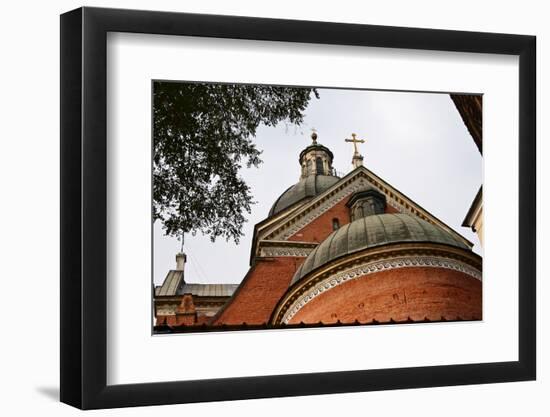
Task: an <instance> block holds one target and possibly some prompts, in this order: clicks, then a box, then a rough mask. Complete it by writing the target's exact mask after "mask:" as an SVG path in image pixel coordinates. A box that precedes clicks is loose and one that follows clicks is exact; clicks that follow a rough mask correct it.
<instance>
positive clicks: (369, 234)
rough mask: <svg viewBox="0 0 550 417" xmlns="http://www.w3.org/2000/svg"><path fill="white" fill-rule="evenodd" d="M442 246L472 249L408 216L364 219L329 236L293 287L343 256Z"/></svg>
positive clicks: (392, 215)
mask: <svg viewBox="0 0 550 417" xmlns="http://www.w3.org/2000/svg"><path fill="white" fill-rule="evenodd" d="M411 242H415V243H440V244H444V245H449V246H454V247H457V248H461V249H468V250H469V249H470V248H469V247H468V246H467V245H466V244H465V243H463V242H461V241H459V240H457V239H456V238H455V237H453V235H451V234H450V233H449V232H447V231H445V230H443V229H442V228H441V227H439V226H436V225H433V224H431V223H428V222H427V221H425V220H422V219H420V218H418V217H416V216H411V215H408V214H400V213H398V214H377V215H370V216H366V217H361V218H359V219H357V220H355V221H353V222H351V223H348V224H347V225H345V226H342V227H341V228H340V229H338V230H336V231H335V232H333V233H332V234H331V235H329V236H328V237H327V238H326V239H325V240H324V241H323V242H322V243H321V244H320V245H319V246H317V247H316V248H315V249H314V250H313V251H312V252H311V253H310V254H309V255H308V257H307V259H306V260H305V262H304V263H303V264H302V265H301V266H300V268H298V270H297V271H296V273H295V274H294V277H293V278H292V282H291V285H292V284H294V283H295V282H297V281H299V280H301V279H302V278H303V277H304V276H306V275H307V274H309V273H310V272H311V271H313V270H314V269H317V268H319V267H321V266H323V265H326V264H328V263H329V262H332V261H334V260H335V259H338V258H340V257H343V256H347V255H350V254H353V253H355V252H359V251H362V250H365V249H370V248H374V247H378V246H382V245H387V244H393V243H411Z"/></svg>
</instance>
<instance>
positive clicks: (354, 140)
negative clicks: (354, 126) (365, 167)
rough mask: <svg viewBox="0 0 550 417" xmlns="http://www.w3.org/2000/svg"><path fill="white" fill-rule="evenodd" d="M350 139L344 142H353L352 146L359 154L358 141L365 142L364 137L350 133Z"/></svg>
mask: <svg viewBox="0 0 550 417" xmlns="http://www.w3.org/2000/svg"><path fill="white" fill-rule="evenodd" d="M351 137H352V139H346V142H351V143H353V148H354V150H355V154H359V150H358V149H357V144H358V143H365V140H364V139H357V135H356V134H355V133H352V134H351Z"/></svg>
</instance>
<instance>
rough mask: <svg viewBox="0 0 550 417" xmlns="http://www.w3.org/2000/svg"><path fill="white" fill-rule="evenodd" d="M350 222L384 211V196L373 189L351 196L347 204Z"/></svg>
mask: <svg viewBox="0 0 550 417" xmlns="http://www.w3.org/2000/svg"><path fill="white" fill-rule="evenodd" d="M347 206H348V207H349V210H350V216H351V221H354V220H357V219H361V218H363V217H367V216H374V215H376V214H384V212H385V211H386V196H385V195H384V194H382V193H380V192H379V191H377V190H375V189H374V188H370V189H368V190H365V191H359V192H357V193H355V194H353V195H352V196H351V198H350V199H349V201H348V202H347Z"/></svg>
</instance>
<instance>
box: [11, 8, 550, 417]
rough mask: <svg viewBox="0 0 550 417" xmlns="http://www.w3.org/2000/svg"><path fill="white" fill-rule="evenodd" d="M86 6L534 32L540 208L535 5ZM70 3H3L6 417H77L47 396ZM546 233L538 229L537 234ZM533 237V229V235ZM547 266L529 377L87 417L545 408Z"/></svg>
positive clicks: (549, 91)
mask: <svg viewBox="0 0 550 417" xmlns="http://www.w3.org/2000/svg"><path fill="white" fill-rule="evenodd" d="M86 4H87V5H89V6H105V7H125V8H139V9H162V10H171V11H182V12H183V11H186V12H198V13H217V14H240V15H250V16H265V17H280V18H293V19H310V20H326V21H341V22H353V23H371V24H381V25H395V26H417V27H431V28H441V29H460V30H474V31H492V32H509V33H524V34H535V35H537V36H538V74H539V80H538V95H539V99H538V106H539V109H538V118H539V130H538V136H539V144H540V146H539V157H538V160H539V186H538V190H539V213H543V212H545V211H547V210H548V209H550V207H548V206H549V204H550V201H549V198H550V192H549V191H548V189H546V190H543V184H544V183H545V180H547V179H548V178H549V176H550V168H548V166H546V167H543V166H542V161H543V160H544V159H545V157H548V156H550V149H549V148H548V145H547V144H543V143H542V141H540V138H542V137H545V136H548V134H549V133H550V132H549V124H548V122H547V121H546V120H542V115H543V114H545V112H544V110H546V107H547V106H546V104H547V103H548V97H550V87H549V83H548V81H547V80H546V79H545V77H544V76H543V73H544V72H546V73H548V70H547V67H548V60H549V58H550V49H549V48H548V41H549V40H550V27H549V26H548V25H547V18H545V16H547V13H545V10H544V2H537V1H532V0H525V1H522V2H514V3H510V4H507V3H504V2H502V1H500V2H497V1H490V2H489V1H487V2H479V1H475V0H474V1H471V0H463V1H461V2H455V3H448V2H440V1H422V0H418V1H414V2H410V1H393V2H353V1H345V0H342V1H339V2H326V3H321V2H319V1H302V2H296V1H286V0H279V1H277V2H258V1H245V0H233V1H232V2H226V1H223V0H218V1H215V0H203V1H201V2H193V3H183V2H178V1H162V0H159V1H156V2H152V1H149V2H147V1H138V0H133V1H131V0H127V1H118V2H115V1H94V0H89V1H87V2H86ZM80 5H81V3H79V2H76V1H69V0H61V1H57V2H56V3H55V4H52V3H47V2H38V1H34V2H31V1H27V2H19V3H16V2H10V3H7V4H5V5H4V7H3V10H2V24H1V25H0V28H1V29H0V30H1V31H2V36H1V37H0V39H1V42H2V65H1V66H0V71H1V72H2V78H1V79H2V81H3V84H2V89H1V92H2V100H1V101H0V106H1V109H0V114H1V115H2V123H1V124H0V129H1V130H0V131H1V137H2V145H1V146H2V150H1V152H0V155H1V156H2V163H0V178H1V181H2V187H1V189H2V191H3V194H2V196H3V199H2V203H3V204H1V205H0V218H2V219H3V228H2V234H1V236H2V237H1V244H2V247H1V249H2V252H1V253H2V262H1V263H0V268H1V270H0V276H1V277H2V278H3V284H4V285H3V288H4V291H5V293H4V294H5V295H4V297H3V299H2V302H1V303H0V309H1V314H2V315H1V316H2V317H3V318H4V323H5V327H4V329H5V330H4V332H3V337H2V344H1V345H0V346H1V347H0V351H1V354H0V369H1V370H2V377H1V378H0V384H1V391H0V392H2V401H1V403H0V404H1V405H0V409H1V410H2V414H5V415H27V414H31V413H40V414H41V415H59V416H64V415H76V414H77V411H76V410H74V409H72V408H70V407H68V406H65V405H62V404H59V403H58V402H57V395H58V394H57V393H58V378H59V372H58V368H59V362H58V349H59V343H58V340H59V325H58V311H59V307H58V306H59V295H58V294H59V290H58V288H59V279H58V277H59V249H58V247H59V214H58V213H59V186H58V183H59V168H58V165H59V142H58V140H59V139H58V138H59V18H58V15H59V14H60V13H62V12H64V11H67V10H70V9H72V8H76V7H79V6H80ZM549 227H550V223H549V221H548V219H547V218H543V217H542V216H541V215H540V214H539V258H540V259H542V258H543V256H544V255H545V253H546V252H547V251H548V250H549V249H550V243H549V240H548V239H549V238H548V236H549V233H548V232H550V230H548V229H549ZM544 232H546V233H544ZM543 236H544V237H543ZM548 269H549V268H548V266H547V265H546V264H544V265H543V264H542V262H541V263H540V265H539V278H540V279H539V297H538V298H539V308H538V312H539V326H538V329H539V338H538V340H539V352H540V354H539V368H538V369H539V380H538V381H537V382H527V383H509V384H498V385H484V386H467V387H454V388H435V389H422V390H405V391H388V392H376V393H359V394H346V395H330V396H328V395H327V396H316V397H303V398H290V399H273V400H256V401H240V402H232V403H226V404H222V403H212V404H198V405H181V406H172V407H170V408H166V407H163V408H157V407H155V408H151V407H148V408H140V409H126V410H115V411H113V410H111V411H101V412H98V413H96V414H97V415H132V416H135V415H138V416H146V415H159V414H162V413H167V414H174V413H178V414H179V413H186V414H189V415H196V414H201V415H202V416H210V415H212V416H214V415H219V414H221V413H224V415H227V416H233V415H239V416H244V415H296V414H302V415H304V414H306V415H311V414H317V415H327V416H328V415H332V416H333V415H336V414H340V415H343V414H345V415H347V414H352V415H353V414H355V415H364V414H367V413H368V414H372V415H380V414H384V415H401V414H405V413H406V414H408V415H412V416H416V415H418V416H420V415H422V416H432V415H433V416H439V415H442V414H444V415H446V416H464V415H483V414H486V415H497V414H498V415H505V416H507V415H520V414H521V415H534V416H536V415H547V414H548V411H549V408H550V406H549V405H548V401H547V398H546V396H545V395H544V394H546V393H547V392H548V391H549V390H550V383H549V382H548V378H549V377H550V366H549V364H548V363H549V362H548V360H547V358H546V357H545V356H546V355H545V352H548V350H549V341H550V339H549V337H550V330H549V327H548V325H545V323H546V322H547V320H549V319H550V308H549V307H548V304H544V303H543V302H544V299H543V297H542V294H545V293H546V292H548V291H549V290H550V287H549V284H548V281H547V280H546V279H545V278H546V276H548V275H549V273H550V271H549V270H548Z"/></svg>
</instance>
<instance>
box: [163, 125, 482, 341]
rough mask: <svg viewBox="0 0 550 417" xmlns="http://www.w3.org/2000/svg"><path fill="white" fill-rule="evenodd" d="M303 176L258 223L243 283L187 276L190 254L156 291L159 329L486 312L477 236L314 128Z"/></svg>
mask: <svg viewBox="0 0 550 417" xmlns="http://www.w3.org/2000/svg"><path fill="white" fill-rule="evenodd" d="M311 139H312V143H311V144H310V145H309V146H307V147H306V148H305V149H304V150H303V151H302V152H301V153H300V155H299V167H297V174H299V180H298V182H297V183H296V184H294V185H292V186H291V187H289V188H288V189H287V190H286V191H285V192H283V193H282V194H281V195H280V196H279V198H277V199H276V200H275V202H274V203H273V206H272V208H271V210H270V212H269V214H268V216H267V218H266V219H265V220H263V221H261V222H260V223H258V224H256V225H255V227H254V233H253V239H252V245H251V248H250V269H249V270H248V272H247V274H246V275H245V277H244V278H243V279H242V281H241V282H240V284H238V285H232V284H231V285H230V284H189V283H186V281H185V271H184V269H185V255H184V254H178V255H177V260H178V261H177V267H176V269H175V270H171V271H169V272H168V274H167V276H166V279H165V281H164V283H163V284H162V286H159V287H156V288H155V299H154V306H155V317H156V323H155V329H156V330H157V331H175V332H177V331H185V330H186V329H188V330H189V329H191V330H192V329H197V328H198V327H200V328H209V329H217V328H220V326H222V327H224V328H247V327H249V328H256V327H262V326H263V327H267V328H271V327H281V326H289V327H291V326H318V325H357V324H378V323H380V324H391V323H411V322H427V321H430V322H438V321H455V320H481V319H482V283H481V276H482V259H481V257H480V256H479V255H477V254H476V253H474V252H473V251H472V246H473V244H472V243H471V242H469V241H468V240H467V239H465V238H464V237H463V236H461V235H460V234H459V233H457V232H456V231H454V230H453V229H452V228H450V227H449V226H447V225H446V224H445V223H443V222H442V221H441V220H439V219H437V218H436V217H435V216H433V215H432V214H430V213H429V212H428V211H427V210H426V209H424V208H423V207H421V206H420V205H419V204H417V203H416V202H414V201H412V200H411V199H410V198H408V197H407V196H406V195H405V194H403V193H402V192H401V191H399V190H397V189H396V188H394V187H393V186H392V185H390V184H388V183H387V182H385V181H384V180H383V179H382V178H380V177H378V176H377V175H376V174H374V173H373V172H371V171H370V170H369V169H367V168H366V167H365V166H364V165H363V157H362V156H361V154H360V153H359V151H358V149H357V144H358V143H362V142H363V141H362V140H360V139H357V138H356V136H355V135H352V138H351V139H347V141H348V142H351V143H353V146H354V150H355V151H354V154H353V158H352V170H351V171H350V172H349V173H348V174H347V175H345V176H342V177H340V176H338V175H336V172H335V170H334V168H333V159H334V155H333V154H332V152H331V151H330V149H328V148H327V147H325V146H323V145H322V144H320V143H319V142H318V141H317V139H318V138H317V134H316V133H313V134H312V136H311Z"/></svg>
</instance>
